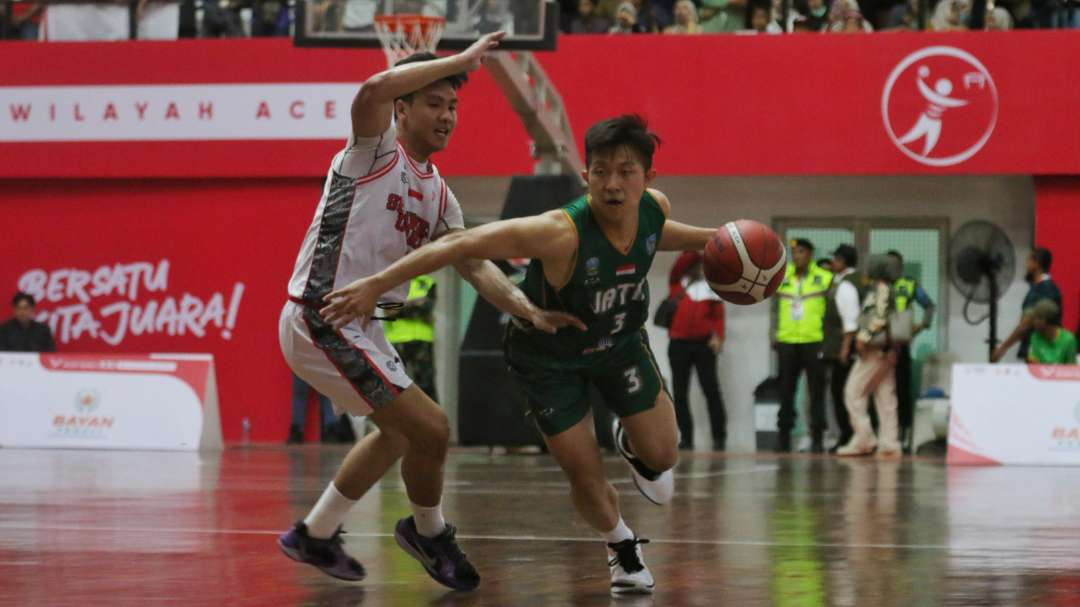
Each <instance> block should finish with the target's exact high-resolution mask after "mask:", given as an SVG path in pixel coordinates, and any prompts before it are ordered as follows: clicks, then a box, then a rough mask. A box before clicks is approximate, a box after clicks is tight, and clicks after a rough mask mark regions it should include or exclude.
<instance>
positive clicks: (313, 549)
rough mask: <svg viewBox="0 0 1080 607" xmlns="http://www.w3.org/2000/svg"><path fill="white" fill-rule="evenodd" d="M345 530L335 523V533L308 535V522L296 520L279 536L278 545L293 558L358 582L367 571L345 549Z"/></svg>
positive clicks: (339, 577) (343, 578)
mask: <svg viewBox="0 0 1080 607" xmlns="http://www.w3.org/2000/svg"><path fill="white" fill-rule="evenodd" d="M344 532H345V530H344V529H342V528H341V527H338V528H337V531H335V532H334V535H331V536H330V537H329V538H327V539H325V540H323V539H319V538H316V537H311V536H310V535H308V529H307V525H305V524H304V523H302V522H298V523H296V524H295V525H293V528H292V529H289V530H288V531H286V532H285V533H282V534H281V536H280V537H278V546H279V547H280V548H281V551H282V552H284V553H285V556H287V557H289V558H291V559H292V560H294V561H298V562H300V563H307V564H308V565H311V566H313V567H315V568H317V569H318V570H319V571H322V572H323V573H325V574H326V575H329V576H331V577H336V578H337V579H339V580H346V581H349V582H358V581H360V580H362V579H364V576H365V575H366V573H365V572H364V567H363V565H361V564H360V563H359V562H358V561H357V560H356V559H354V558H353V557H351V556H349V555H348V554H346V553H345V548H344V547H343V546H344V544H345V540H344V539H342V538H341V534H342V533H344Z"/></svg>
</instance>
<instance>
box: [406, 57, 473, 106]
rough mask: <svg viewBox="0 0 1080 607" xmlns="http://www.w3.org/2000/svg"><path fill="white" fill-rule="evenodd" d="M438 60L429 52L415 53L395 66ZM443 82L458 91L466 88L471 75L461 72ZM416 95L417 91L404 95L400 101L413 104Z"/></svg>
mask: <svg viewBox="0 0 1080 607" xmlns="http://www.w3.org/2000/svg"><path fill="white" fill-rule="evenodd" d="M438 58H439V56H438V55H436V54H435V53H429V52H427V51H421V52H419V53H413V54H411V55H409V56H408V57H406V58H404V59H401V60H399V61H398V62H397V63H395V64H394V67H398V66H400V65H408V64H410V63H420V62H421V61H434V60H435V59H438ZM443 80H445V81H447V82H449V83H450V86H451V87H453V88H454V90H455V91H456V90H458V89H459V88H461V87H463V86H465V83H466V82H468V81H469V74H467V73H466V72H461V73H459V74H453V75H450V76H447V77H446V78H443ZM414 94H416V91H413V92H412V93H409V94H408V95H402V96H400V97H398V99H400V100H402V101H405V102H407V103H412V100H413V95H414Z"/></svg>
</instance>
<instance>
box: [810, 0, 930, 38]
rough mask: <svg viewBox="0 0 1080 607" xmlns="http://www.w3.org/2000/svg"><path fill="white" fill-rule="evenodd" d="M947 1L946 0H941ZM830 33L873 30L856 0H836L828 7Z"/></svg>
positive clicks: (854, 32) (856, 32)
mask: <svg viewBox="0 0 1080 607" xmlns="http://www.w3.org/2000/svg"><path fill="white" fill-rule="evenodd" d="M943 1H947V0H943ZM828 31H829V32H831V33H844V34H858V33H861V32H872V31H874V28H873V26H871V25H870V22H869V21H867V20H866V19H865V18H864V17H863V14H862V10H861V9H860V8H859V3H858V2H857V1H856V0H836V1H835V2H833V4H832V6H831V7H830V8H829V28H828Z"/></svg>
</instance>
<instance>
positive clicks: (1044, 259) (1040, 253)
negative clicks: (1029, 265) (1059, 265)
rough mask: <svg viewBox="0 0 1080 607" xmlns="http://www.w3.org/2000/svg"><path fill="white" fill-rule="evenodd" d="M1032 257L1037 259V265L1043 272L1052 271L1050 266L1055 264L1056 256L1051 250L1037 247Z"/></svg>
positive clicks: (1032, 252) (1033, 250)
mask: <svg viewBox="0 0 1080 607" xmlns="http://www.w3.org/2000/svg"><path fill="white" fill-rule="evenodd" d="M1031 256H1032V257H1033V258H1035V263H1037V264H1039V267H1040V268H1042V271H1043V272H1049V271H1050V265H1051V264H1053V263H1054V255H1053V253H1051V252H1050V249H1047V248H1046V247H1035V248H1034V249H1032V250H1031Z"/></svg>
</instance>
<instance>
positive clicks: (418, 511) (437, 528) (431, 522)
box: [409, 502, 446, 537]
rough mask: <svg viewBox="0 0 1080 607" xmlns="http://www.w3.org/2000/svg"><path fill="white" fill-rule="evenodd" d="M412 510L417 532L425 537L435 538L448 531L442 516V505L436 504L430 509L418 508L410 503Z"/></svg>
mask: <svg viewBox="0 0 1080 607" xmlns="http://www.w3.org/2000/svg"><path fill="white" fill-rule="evenodd" d="M409 506H410V507H411V508H412V513H413V520H414V521H416V531H417V532H418V533H419V534H420V535H422V536H424V537H435V536H437V535H439V534H440V533H442V532H443V530H444V529H446V521H444V520H443V516H442V504H441V503H440V504H435V505H434V506H432V507H430V508H426V507H424V506H417V505H416V504H414V503H412V502H409Z"/></svg>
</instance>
